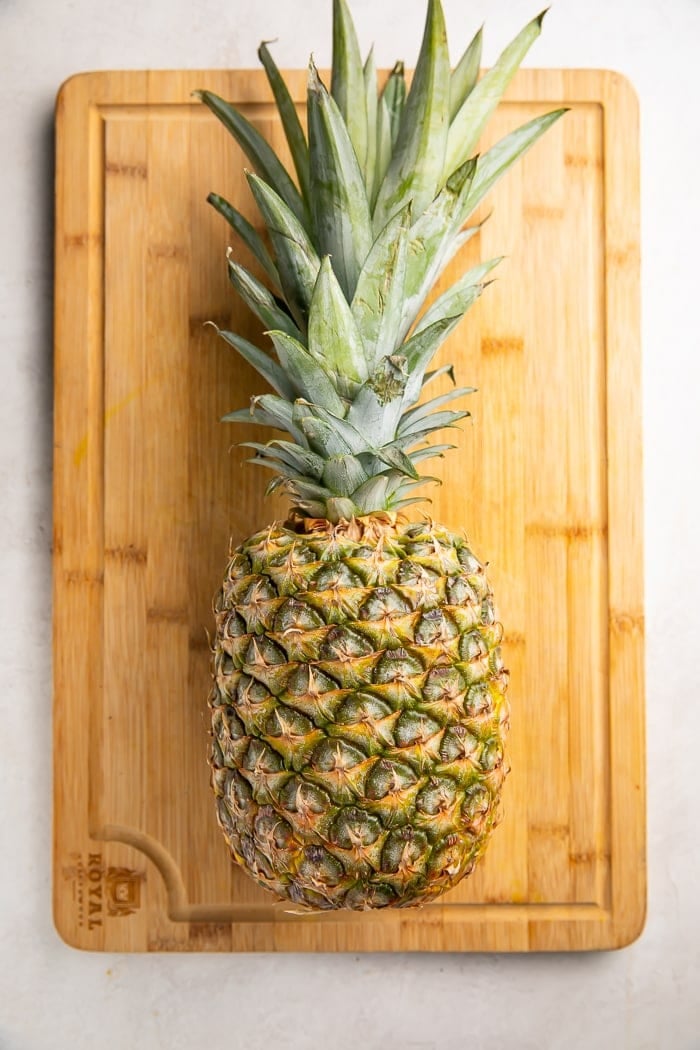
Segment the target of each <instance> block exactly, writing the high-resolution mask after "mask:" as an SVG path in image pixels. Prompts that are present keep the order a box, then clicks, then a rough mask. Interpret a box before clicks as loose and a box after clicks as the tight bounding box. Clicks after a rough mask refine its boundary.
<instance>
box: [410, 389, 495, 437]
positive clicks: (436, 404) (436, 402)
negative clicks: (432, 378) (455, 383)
mask: <svg viewBox="0 0 700 1050" xmlns="http://www.w3.org/2000/svg"><path fill="white" fill-rule="evenodd" d="M475 392H476V387H473V386H460V387H457V388H456V389H455V390H448V392H447V393H446V394H440V395H439V396H438V397H434V398H432V399H431V400H430V401H424V402H423V403H422V404H420V405H418V406H417V407H416V408H412V409H411V410H410V411H409V412H404V414H403V416H402V417H401V423H400V427H406V426H412V425H413V423H416V422H418V421H419V420H422V419H425V418H426V417H428V416H430V415H432V414H433V413H434V412H435V410H436V409H438V408H442V406H443V405H447V404H449V403H450V401H454V400H455V398H458V397H464V396H465V395H466V394H474V393H475Z"/></svg>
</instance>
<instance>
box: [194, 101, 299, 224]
mask: <svg viewBox="0 0 700 1050" xmlns="http://www.w3.org/2000/svg"><path fill="white" fill-rule="evenodd" d="M194 94H195V97H196V98H199V99H200V100H201V101H202V102H203V103H204V104H205V105H206V106H208V107H209V109H210V110H211V111H212V113H213V114H214V116H216V117H218V119H219V120H220V121H221V123H222V124H223V125H224V127H225V128H226V129H227V130H228V131H230V133H231V134H232V135H233V137H234V138H235V140H236V142H237V143H238V145H239V146H240V147H241V149H242V150H243V151H244V153H245V154H246V156H247V157H248V159H249V160H250V162H251V164H252V165H253V167H254V168H255V170H256V171H257V172H258V174H259V175H261V176H262V177H263V178H264V179H265V182H267V183H268V184H269V185H270V186H272V188H273V189H274V190H275V191H276V192H277V193H279V195H280V197H281V198H282V200H283V201H284V203H285V204H286V205H287V207H288V208H291V210H292V211H293V212H294V214H295V215H296V217H297V219H298V220H299V222H302V223H303V222H304V202H303V200H302V199H301V196H300V194H299V190H298V189H297V188H296V186H295V185H294V183H293V181H292V179H291V176H290V175H289V172H288V171H287V169H286V168H285V167H284V165H283V164H282V162H281V160H280V159H279V157H278V156H277V154H276V153H275V151H274V150H273V149H272V147H271V146H270V145H269V143H267V142H266V141H265V139H264V138H263V137H262V135H261V134H260V132H259V131H258V130H257V129H256V128H254V127H253V125H252V124H251V123H250V121H249V120H246V118H245V117H244V116H242V114H240V113H239V112H238V110H237V109H236V107H235V106H232V105H231V103H230V102H226V101H225V100H224V99H223V98H220V97H219V95H215V94H214V93H213V92H211V91H195V93H194Z"/></svg>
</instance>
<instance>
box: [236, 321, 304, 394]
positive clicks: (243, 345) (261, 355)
mask: <svg viewBox="0 0 700 1050" xmlns="http://www.w3.org/2000/svg"><path fill="white" fill-rule="evenodd" d="M217 332H218V334H219V335H220V336H221V338H222V339H224V340H225V341H226V342H227V343H228V344H229V346H232V347H233V348H234V350H237V351H238V353H239V354H240V355H241V357H242V358H243V360H244V361H247V362H248V364H249V365H252V366H253V368H254V369H255V370H256V372H258V373H259V374H260V375H261V376H262V377H263V379H266V380H267V382H268V383H269V384H270V386H271V387H272V389H273V390H275V391H276V392H277V393H278V394H279V395H280V397H284V398H288V399H290V400H292V399H293V398H294V397H295V396H296V395H295V390H294V387H293V386H292V384H291V383H290V382H289V379H288V378H287V375H286V373H285V371H284V369H282V368H280V366H279V365H278V364H277V362H276V361H273V360H272V358H271V357H270V356H269V354H266V353H265V351H264V350H261V349H260V347H259V346H254V345H253V343H249V342H248V340H247V339H244V338H243V337H242V336H240V335H238V334H237V333H236V332H224V331H222V330H221V329H219V328H217Z"/></svg>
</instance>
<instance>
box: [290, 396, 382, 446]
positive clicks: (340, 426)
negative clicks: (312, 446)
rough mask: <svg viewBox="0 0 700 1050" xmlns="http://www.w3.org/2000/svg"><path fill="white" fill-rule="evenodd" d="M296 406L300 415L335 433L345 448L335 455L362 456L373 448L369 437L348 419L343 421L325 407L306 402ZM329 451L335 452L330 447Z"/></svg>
mask: <svg viewBox="0 0 700 1050" xmlns="http://www.w3.org/2000/svg"><path fill="white" fill-rule="evenodd" d="M296 406H298V410H299V412H300V413H302V412H303V413H304V414H305V415H307V416H311V417H313V419H315V420H317V421H318V422H320V423H323V424H324V425H325V426H327V427H330V428H332V429H333V430H334V431H335V433H336V434H337V436H338V438H339V439H340V441H341V442H342V445H343V446H344V447H342V448H340V449H338V450H336V453H335V454H340V453H345V452H351V453H352V454H353V455H360V454H361V453H363V452H367V451H368V449H371V447H372V446H371V445H370V442H369V440H368V437H367V435H363V434H361V433H360V431H359V430H357V429H356V427H354V426H353V425H352V423H349V422H348V421H347V420H346V419H342V418H341V417H340V416H336V415H335V414H334V413H333V412H329V411H328V409H326V408H324V407H323V405H316V404H313V403H309V402H306V401H297V402H296ZM328 451H329V452H332V451H333V450H332V449H331V448H330V446H329V448H328Z"/></svg>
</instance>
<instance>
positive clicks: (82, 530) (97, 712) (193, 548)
mask: <svg viewBox="0 0 700 1050" xmlns="http://www.w3.org/2000/svg"><path fill="white" fill-rule="evenodd" d="M291 79H292V85H293V90H294V92H295V94H296V97H297V98H298V100H299V101H300V103H301V101H302V100H303V97H304V76H303V74H301V73H298V74H292V75H291ZM197 87H207V88H210V89H212V90H214V91H216V92H218V93H220V94H222V95H225V96H226V97H228V98H231V99H233V100H235V101H236V102H237V103H238V104H239V105H240V106H241V108H242V109H243V111H244V112H245V113H246V115H247V116H248V117H249V119H250V120H252V121H253V122H254V123H255V124H256V125H257V126H258V127H260V128H261V129H262V131H263V132H264V133H265V134H266V135H267V136H269V137H270V138H271V139H272V140H273V142H274V143H275V144H276V145H277V146H280V145H281V140H282V135H281V129H280V127H279V126H278V123H277V120H276V117H275V112H274V110H273V107H272V105H271V103H270V98H269V95H268V90H267V87H266V83H265V81H264V79H263V76H262V74H261V73H259V72H254V73H250V72H240V71H239V72H222V71H204V72H159V73H152V72H128V73H95V74H85V75H81V76H78V77H75V78H73V79H72V80H70V81H68V82H67V84H65V85H64V87H63V88H62V90H61V92H60V95H59V98H58V157H57V230H56V263H57V271H56V275H57V276H56V281H57V287H56V404H55V576H54V598H55V633H54V653H55V671H54V686H55V699H54V725H55V736H54V750H55V808H54V816H55V821H54V911H55V919H56V924H57V927H58V930H59V932H60V933H61V935H62V936H63V937H64V938H65V940H66V941H68V942H69V943H70V944H72V945H75V946H79V947H82V948H91V949H97V950H116V951H144V950H149V951H160V950H168V951H204V950H206V951H209V950H216V951H230V950H293V951H297V950H316V951H363V950H387V951H396V950H430V951H473V950H497V951H528V950H569V949H586V948H589V949H590V948H610V947H615V946H620V945H623V944H626V943H628V942H629V941H630V940H632V939H634V938H635V937H636V936H637V935H638V933H639V932H640V929H641V926H642V923H643V917H644V908H645V849H644V840H645V829H644V821H645V809H644V764H643V763H644V759H643V726H644V721H643V618H642V612H643V605H642V601H643V595H642V535H641V524H642V493H641V421H640V389H639V373H640V347H639V250H638V249H639V241H638V211H639V195H638V154H637V136H638V131H637V107H636V101H635V98H634V95H633V93H632V91H631V89H630V88H629V86H628V85H627V84H626V82H625V81H624V80H622V79H621V78H620V77H619V76H617V75H616V74H613V73H608V72H594V71H590V72H588V71H573V72H572V71H566V72H559V71H531V70H528V71H523V72H521V73H520V74H519V75H518V77H517V78H516V80H515V82H514V85H513V86H512V88H511V90H510V92H509V94H508V96H507V98H506V101H505V102H504V103H503V104H502V105H501V107H500V108H499V110H498V113H497V115H496V117H495V119H494V120H493V122H492V126H491V128H490V132H489V143H490V142H491V141H492V140H495V139H496V138H500V137H501V136H502V135H503V134H505V133H506V132H507V131H508V130H510V128H512V127H513V126H515V125H516V124H519V123H523V122H524V121H526V120H528V119H530V118H531V117H534V116H536V115H537V114H539V113H541V112H544V111H545V110H547V109H550V108H553V107H557V106H560V105H561V104H568V105H569V106H571V112H570V113H569V114H567V115H566V117H565V118H564V119H563V120H562V121H560V122H559V123H558V124H557V125H556V126H555V128H554V129H553V130H551V131H550V132H548V134H547V135H546V136H545V138H544V139H543V140H542V141H541V142H540V143H538V144H537V145H536V146H535V147H534V149H533V150H532V152H531V153H529V154H528V155H527V156H526V158H525V159H524V161H522V162H521V163H520V164H519V166H517V168H516V170H514V171H513V172H511V173H510V174H509V175H508V176H507V178H506V179H505V180H504V181H503V183H502V184H500V185H499V187H498V189H497V191H496V192H495V193H493V194H492V196H491V199H490V200H489V201H488V204H487V210H490V209H491V208H493V216H492V218H491V219H490V221H489V222H488V223H487V224H486V225H485V226H484V228H483V230H482V232H481V234H480V236H479V237H476V238H474V239H473V240H472V241H471V242H470V243H469V245H468V247H467V250H466V252H465V254H464V255H463V257H462V258H461V259H460V260H458V261H457V263H455V264H454V266H453V270H452V274H453V275H454V273H455V267H459V268H461V267H462V266H464V265H467V264H471V265H473V263H474V262H475V260H476V259H477V258H488V257H491V256H493V255H501V254H505V255H506V256H507V261H506V262H505V263H503V264H502V265H501V267H500V270H499V277H500V279H499V281H498V282H497V283H496V284H495V285H494V286H493V287H492V288H490V289H489V290H488V292H487V294H485V295H484V296H483V298H482V299H481V300H480V302H479V304H478V305H477V306H476V307H475V308H473V309H472V311H471V312H470V313H469V315H468V317H467V320H466V321H465V322H464V323H463V325H462V326H461V327H460V328H459V330H458V331H457V333H456V334H455V335H454V337H453V338H452V340H451V342H450V344H449V346H448V347H447V348H446V349H445V350H444V351H443V355H442V360H443V361H447V360H451V361H454V363H455V369H456V373H457V376H458V379H459V381H460V382H464V383H469V384H473V385H474V386H476V387H478V388H479V393H478V394H477V395H475V396H474V397H473V398H472V405H471V406H470V407H471V409H472V412H473V419H472V421H470V425H469V426H466V427H465V428H464V430H463V431H461V432H456V433H457V441H458V444H459V446H460V447H459V449H458V450H457V451H456V452H454V453H452V455H451V457H450V458H449V459H447V460H445V461H444V465H443V481H444V484H443V486H442V487H441V488H440V489H437V490H435V491H434V492H433V493H431V495H432V497H433V505H432V507H431V513H432V514H433V515H434V516H435V517H436V518H438V519H440V520H442V521H444V522H445V523H446V524H447V525H449V526H451V527H453V528H456V529H459V528H462V527H464V528H466V529H467V530H468V533H469V536H470V538H471V540H472V543H473V546H474V548H475V550H476V551H477V552H478V553H480V555H481V556H482V557H484V558H487V559H488V560H489V561H490V563H491V570H490V573H491V577H492V582H493V584H494V587H495V590H496V595H497V598H498V600H499V606H500V614H501V618H502V619H503V621H504V623H505V625H506V645H505V650H504V651H505V655H506V662H507V664H508V665H509V667H510V670H511V689H510V699H511V703H512V709H513V713H512V733H511V738H510V761H511V765H512V768H513V771H512V774H511V776H510V778H509V780H508V782H507V785H506V791H505V809H506V815H505V820H504V822H503V824H502V825H501V827H500V828H499V829H498V831H497V832H496V834H495V836H494V839H493V842H492V844H491V846H490V849H489V851H488V853H487V855H486V857H485V859H484V860H483V862H482V863H481V865H480V867H479V868H478V869H477V871H476V872H475V874H474V875H473V876H472V877H471V878H470V879H468V880H466V881H465V882H463V883H462V884H461V886H459V887H458V888H457V889H456V890H454V891H453V892H451V893H450V894H449V895H448V896H446V897H445V898H443V900H442V901H440V902H437V903H435V904H431V905H429V906H428V907H426V908H425V909H424V910H422V911H408V912H406V911H403V912H384V913H377V914H359V915H358V914H344V913H340V914H333V915H321V916H319V915H297V914H292V913H290V912H289V911H288V910H286V908H285V905H283V904H278V903H276V902H275V901H274V900H273V899H272V898H271V897H270V896H268V895H267V894H266V892H265V891H263V890H261V889H258V888H257V887H256V886H255V885H254V884H253V883H252V882H251V881H249V880H248V878H247V877H246V876H245V875H244V874H243V873H242V872H240V871H239V870H237V868H236V867H235V866H233V865H232V864H231V862H230V861H229V859H228V854H227V851H226V848H225V845H224V842H223V839H222V837H221V835H220V832H219V830H218V828H217V826H216V821H215V817H214V804H213V798H212V796H211V793H210V789H209V786H208V768H207V765H206V757H205V756H206V751H207V744H208V738H207V711H206V697H207V692H208V688H209V652H208V641H207V632H208V631H210V630H211V628H212V616H211V597H212V595H213V593H214V591H215V590H216V588H217V584H218V580H219V578H220V575H221V573H222V571H223V568H224V564H225V560H226V554H227V550H228V545H229V539H230V538H233V540H234V541H236V540H239V539H241V538H243V537H244V536H245V535H247V534H248V533H250V532H252V531H254V530H255V529H257V528H259V527H261V526H262V525H264V524H265V523H266V522H267V521H269V520H271V519H272V518H273V517H274V516H275V515H276V514H278V513H280V509H281V508H280V507H275V506H274V505H271V504H269V503H268V504H265V503H264V501H263V496H262V492H263V488H264V485H265V483H266V481H267V479H266V478H262V477H260V476H259V475H261V474H262V472H261V471H254V470H251V469H250V468H247V467H244V466H242V462H243V459H244V458H245V457H244V455H243V453H242V452H241V451H240V450H237V449H236V448H232V445H233V442H234V441H238V440H245V439H249V438H252V437H253V436H254V430H253V429H252V428H251V430H250V433H245V431H244V429H243V428H232V427H227V426H222V425H221V424H219V422H218V420H219V418H220V416H221V415H223V413H224V412H226V411H229V410H231V409H233V408H235V407H239V406H241V405H243V404H245V403H247V400H248V398H249V396H250V395H251V393H252V392H254V391H255V390H256V389H257V387H256V382H255V379H254V377H253V375H252V374H251V372H250V371H249V370H248V369H247V368H246V367H244V365H243V364H242V363H241V362H240V360H238V359H237V358H236V357H235V356H234V355H232V354H231V352H230V351H229V350H227V348H226V347H225V346H224V344H223V343H222V342H221V341H219V340H217V338H216V337H215V335H214V333H213V331H212V329H211V328H205V327H204V326H203V323H204V322H205V321H206V320H214V321H216V322H217V323H220V324H225V325H226V326H230V327H237V328H238V329H239V330H241V329H242V330H243V332H244V334H247V335H248V336H249V337H252V338H254V337H255V328H254V325H253V321H252V320H251V318H250V317H249V316H248V315H246V314H245V311H244V308H243V307H241V306H240V304H239V302H238V301H237V299H236V297H235V295H234V293H233V291H232V290H231V289H230V288H229V287H228V286H227V279H226V266H225V249H226V246H227V237H228V232H227V229H226V227H225V224H224V222H223V220H221V219H220V218H219V217H218V216H217V215H216V214H215V213H214V212H213V211H212V209H210V208H209V207H208V206H207V204H206V203H205V198H206V195H207V193H208V192H209V191H210V190H217V191H218V192H221V193H223V194H224V195H225V196H227V197H229V199H231V200H233V201H234V202H235V203H236V204H238V205H239V206H240V207H241V208H242V209H243V210H245V211H246V212H247V213H248V214H249V216H250V217H251V219H254V213H253V210H252V208H251V202H250V198H249V195H248V192H247V186H246V184H245V179H244V176H243V167H244V163H245V161H244V158H243V156H242V154H241V153H240V152H239V151H238V148H237V147H236V146H235V145H234V144H233V143H232V142H231V140H230V139H229V138H228V137H227V136H226V134H225V133H224V132H223V130H222V129H221V127H220V126H219V125H218V124H217V122H216V121H215V120H214V118H213V117H212V116H211V115H210V113H209V112H208V110H206V109H205V108H204V107H203V106H201V105H199V104H197V103H195V102H193V101H192V98H191V92H192V91H193V90H194V89H195V88H197ZM489 143H486V144H485V145H488V144H489ZM486 213H487V211H484V212H483V213H482V216H483V215H485V214H486ZM240 254H241V257H242V261H243V262H244V263H245V264H246V265H252V260H251V259H250V258H248V257H247V256H246V252H245V251H241V253H240ZM449 277H450V275H449V274H448V279H449ZM255 436H258V435H255Z"/></svg>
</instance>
